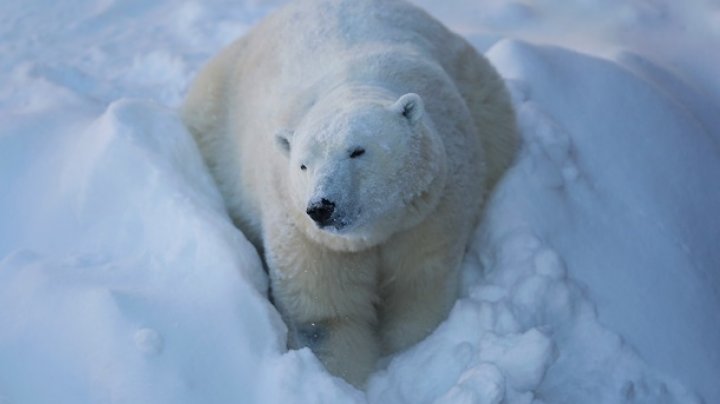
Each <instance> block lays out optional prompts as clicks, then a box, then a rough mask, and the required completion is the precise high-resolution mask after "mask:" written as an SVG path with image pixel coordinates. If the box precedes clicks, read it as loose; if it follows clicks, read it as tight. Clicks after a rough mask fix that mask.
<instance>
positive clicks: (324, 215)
mask: <svg viewBox="0 0 720 404" xmlns="http://www.w3.org/2000/svg"><path fill="white" fill-rule="evenodd" d="M333 211H335V203H333V202H330V201H328V200H327V199H325V198H323V199H321V200H320V202H313V203H311V204H310V206H308V208H307V210H306V211H305V213H307V214H308V216H310V218H311V219H312V220H314V221H315V223H317V224H318V225H320V226H327V225H328V224H329V223H330V217H331V216H332V214H333Z"/></svg>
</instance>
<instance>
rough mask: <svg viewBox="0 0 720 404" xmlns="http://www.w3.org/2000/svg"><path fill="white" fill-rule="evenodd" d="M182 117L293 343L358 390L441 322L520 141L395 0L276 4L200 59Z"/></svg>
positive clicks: (509, 119) (490, 82)
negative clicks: (383, 363)
mask: <svg viewBox="0 0 720 404" xmlns="http://www.w3.org/2000/svg"><path fill="white" fill-rule="evenodd" d="M182 114H183V120H184V122H185V123H186V125H187V126H188V128H189V129H190V131H191V132H192V133H193V135H194V136H195V138H196V140H197V142H198V144H199V146H200V148H201V151H202V153H203V155H204V157H205V159H206V162H207V164H208V166H209V167H210V170H211V172H212V173H213V175H214V177H215V179H216V181H217V183H218V186H219V187H220V190H221V192H222V193H223V196H224V198H225V201H226V204H227V207H228V210H229V212H230V215H231V216H232V218H233V219H234V221H235V223H236V225H237V226H238V227H239V228H240V229H241V230H242V231H243V232H244V233H245V234H246V235H247V237H248V238H249V239H250V241H251V242H253V243H254V244H255V246H256V247H257V248H258V250H259V251H260V252H261V253H262V254H263V255H264V258H265V262H266V264H267V266H268V269H269V273H270V278H271V285H272V292H273V296H274V299H275V302H276V305H277V307H278V309H279V310H280V312H281V314H282V315H283V317H284V319H285V321H286V322H287V324H288V326H289V329H290V335H289V344H290V346H292V347H299V346H309V347H310V348H311V349H312V350H313V351H314V352H315V353H316V354H317V355H318V357H319V358H320V359H321V360H322V361H323V363H324V364H325V365H326V367H327V368H328V369H329V370H330V371H331V372H332V373H334V374H337V375H339V376H342V377H343V378H345V379H346V380H348V381H349V382H351V383H353V384H355V385H357V386H361V385H362V384H363V383H364V381H365V380H366V378H367V376H368V375H369V373H370V372H371V371H372V369H373V367H374V364H375V361H376V359H377V358H378V357H379V356H380V355H383V354H389V353H392V352H396V351H398V350H401V349H403V348H406V347H408V346H409V345H411V344H413V343H416V342H417V341H419V340H420V339H422V338H423V337H425V336H426V335H428V334H429V333H430V332H431V331H432V330H433V329H434V328H435V327H436V326H437V325H438V324H439V323H440V321H442V320H443V318H444V317H445V316H446V315H447V313H448V311H449V309H450V308H451V306H452V304H453V302H454V300H455V299H456V297H457V290H458V267H459V265H460V262H461V260H462V257H463V253H464V250H465V247H466V244H467V242H468V238H469V237H470V235H471V233H472V231H473V229H474V228H475V226H476V224H477V222H478V220H479V217H480V214H481V211H482V206H483V203H484V201H485V199H486V198H487V195H488V192H489V191H490V190H491V189H492V187H493V186H494V185H495V183H496V182H497V181H498V179H499V178H500V176H501V175H502V173H503V172H504V171H505V170H506V169H507V167H508V166H509V165H510V163H511V161H512V159H513V156H514V154H515V151H516V148H517V142H518V138H517V131H516V128H515V118H514V114H513V111H512V108H511V105H510V101H509V97H508V94H507V92H506V90H505V87H504V85H503V82H502V80H501V79H500V77H499V76H498V74H497V73H496V72H495V70H494V69H493V68H492V67H491V66H490V64H489V63H488V62H487V61H486V59H485V58H484V57H482V56H481V55H479V54H478V53H477V52H476V51H475V50H474V49H473V48H472V46H470V45H469V44H468V43H467V42H466V41H464V40H463V39H462V38H460V37H459V36H457V35H455V34H453V33H451V32H449V31H448V30H447V29H446V28H445V27H443V26H442V25H441V24H440V23H439V22H437V21H436V20H434V19H433V18H431V17H430V16H428V15H427V14H426V13H425V12H423V11H422V10H420V9H418V8H416V7H414V6H411V5H409V4H407V3H405V2H402V1H395V0H300V1H294V2H291V3H290V4H288V5H287V6H285V7H284V8H282V9H280V10H278V11H277V12H275V13H274V14H272V15H271V16H269V17H268V18H267V19H265V20H264V21H263V22H262V23H260V24H259V25H258V26H257V27H255V28H254V29H253V30H252V31H251V32H250V33H248V34H247V35H246V36H244V37H242V38H240V39H239V40H237V41H236V42H235V43H233V44H232V45H230V46H229V47H228V48H226V49H225V50H223V51H222V52H221V53H220V54H219V55H218V56H217V57H215V58H214V59H213V60H211V61H210V62H209V64H208V65H207V66H206V67H205V68H204V69H203V70H202V71H201V72H200V74H199V75H198V77H197V79H196V80H195V82H194V84H193V85H192V88H191V90H190V92H189V94H188V96H187V100H186V102H185V104H184V106H183V110H182Z"/></svg>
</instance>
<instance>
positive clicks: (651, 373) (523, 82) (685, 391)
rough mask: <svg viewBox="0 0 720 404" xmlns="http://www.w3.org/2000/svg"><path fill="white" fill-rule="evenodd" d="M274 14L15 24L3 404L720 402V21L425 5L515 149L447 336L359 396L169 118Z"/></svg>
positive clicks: (3, 169)
mask: <svg viewBox="0 0 720 404" xmlns="http://www.w3.org/2000/svg"><path fill="white" fill-rule="evenodd" d="M279 3H281V2H279V1H271V2H264V1H259V0H255V1H247V2H244V3H237V2H230V1H229V0H214V1H209V2H199V1H170V0H161V1H156V2H142V1H139V0H130V1H123V2H115V1H112V0H84V1H77V2H75V1H67V0H63V1H56V2H48V1H41V0H30V1H24V2H3V3H2V4H0V38H1V39H0V52H1V53H2V55H3V57H2V58H0V403H2V404H19V403H45V402H53V403H110V402H112V403H229V402H242V403H287V402H303V403H305V402H332V403H335V402H350V403H352V402H358V403H362V402H373V403H432V402H437V403H535V404H540V403H547V404H550V403H702V402H705V403H715V402H720V383H718V380H719V378H720V250H718V248H717V243H718V240H720V215H718V213H717V211H718V209H720V187H718V175H720V118H719V117H720V79H719V78H718V76H717V74H716V71H717V67H718V66H720V54H719V53H717V52H715V51H714V50H715V49H718V47H719V46H720V30H719V29H718V26H720V24H719V22H720V6H718V4H717V3H716V2H713V1H710V0H693V1H688V2H682V3H678V2H671V1H670V0H635V1H599V0H584V1H578V2H562V1H559V0H547V1H543V2H524V1H511V0H489V1H487V2H472V1H468V0H450V1H447V2H431V1H429V0H419V1H418V4H419V5H421V6H423V7H426V8H427V9H428V11H430V12H431V13H432V14H433V15H436V16H437V17H438V18H440V19H441V20H442V21H443V22H445V23H446V24H447V25H448V26H450V27H451V28H452V29H455V30H456V31H458V32H460V33H461V34H463V35H465V36H466V37H467V38H469V39H470V40H471V41H472V42H473V43H474V44H475V45H476V46H477V47H478V49H480V50H481V51H483V52H486V54H487V56H488V57H489V59H490V60H491V61H492V63H493V64H494V65H495V66H496V67H497V68H498V69H499V71H500V72H501V74H502V75H503V76H504V77H505V78H506V79H507V80H508V86H509V87H510V89H511V92H512V94H513V99H514V102H515V105H516V107H517V111H518V120H519V124H520V127H521V129H522V134H523V138H524V141H525V144H524V148H523V150H522V151H521V155H520V157H519V159H518V161H517V163H516V164H515V166H514V167H513V168H512V169H511V171H510V172H509V173H508V175H507V176H506V178H505V180H504V181H503V182H502V183H501V184H500V186H499V188H498V190H497V192H496V193H495V195H494V197H493V199H492V201H491V203H490V205H489V207H488V211H487V214H486V217H485V220H484V222H483V223H482V225H481V226H480V227H479V228H478V230H477V232H476V235H475V237H474V239H473V242H472V243H471V245H470V247H469V250H468V252H467V255H466V257H465V261H464V265H463V294H462V297H461V299H460V300H459V301H458V302H457V304H456V305H455V307H454V309H453V311H452V313H451V314H450V316H449V318H448V320H447V321H446V322H444V323H443V324H441V326H440V327H439V328H438V329H437V330H436V331H435V332H434V333H433V334H432V335H431V336H429V337H428V338H427V339H425V340H424V341H422V342H421V343H419V344H417V345H416V346H414V347H412V348H410V349H408V350H407V351H405V352H402V353H399V354H397V355H395V356H393V357H390V358H385V359H384V360H383V361H382V363H380V364H378V370H377V371H376V372H375V374H374V375H373V376H372V377H371V380H370V382H369V385H368V388H367V391H366V392H361V391H358V390H355V389H354V388H352V387H351V386H349V385H348V384H346V383H345V382H343V381H342V380H340V379H337V378H334V377H331V376H329V375H328V374H327V373H326V372H325V370H324V369H323V368H322V366H321V365H320V363H319V362H318V360H317V359H316V358H315V357H314V355H313V354H312V353H311V352H310V351H309V350H307V349H302V350H299V351H289V352H288V351H287V350H286V349H285V345H284V341H285V333H286V328H285V326H284V325H283V323H282V321H281V320H280V318H279V316H278V314H277V312H276V311H275V309H274V308H273V306H272V305H271V304H270V303H269V302H268V301H267V299H266V292H267V279H266V275H265V273H264V272H263V270H262V266H261V263H260V260H259V258H258V256H257V254H256V252H255V251H254V250H253V249H252V247H251V246H250V244H249V243H248V242H247V240H246V239H245V237H244V236H243V235H242V234H241V233H240V232H239V231H237V230H236V229H235V228H234V227H233V226H232V224H231V222H230V221H229V219H228V217H227V214H226V213H225V209H224V207H223V204H222V201H221V198H220V196H219V193H218V191H217V189H216V187H215V185H214V184H213V182H212V179H211V178H210V176H209V175H208V173H207V171H206V169H205V168H204V166H203V164H202V161H201V158H200V156H199V153H198V151H197V148H196V146H195V145H194V143H193V141H192V138H191V137H190V135H189V134H188V133H187V132H186V131H185V129H184V128H183V127H182V125H181V123H180V121H179V119H178V116H177V112H176V111H175V109H174V108H175V107H176V106H177V105H178V104H179V102H180V100H181V99H182V97H183V95H184V92H185V90H186V88H187V85H188V83H189V81H190V80H191V79H192V77H193V75H194V74H195V72H196V71H197V70H198V69H199V67H200V66H201V64H202V62H203V61H205V60H207V59H209V58H210V56H211V55H213V54H215V53H216V52H217V51H218V50H219V49H220V48H221V47H222V46H223V45H225V44H227V43H229V42H230V41H232V40H233V39H234V38H235V37H237V36H238V35H241V34H242V33H243V32H245V31H246V29H247V28H248V27H249V26H251V25H252V24H254V23H255V22H257V21H258V20H259V19H260V18H261V17H262V16H264V15H266V14H267V12H269V11H270V10H271V9H273V8H274V7H276V6H277V5H279ZM440 3H442V5H440Z"/></svg>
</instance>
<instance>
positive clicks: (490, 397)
mask: <svg viewBox="0 0 720 404" xmlns="http://www.w3.org/2000/svg"><path fill="white" fill-rule="evenodd" d="M503 398H505V378H504V377H503V375H502V372H501V371H500V370H499V369H498V368H497V366H495V365H493V364H491V363H481V364H480V365H478V366H475V367H473V368H471V369H468V370H467V371H466V372H465V373H463V374H462V376H460V379H459V380H458V383H457V384H456V385H455V386H453V388H451V389H450V390H449V391H448V392H447V393H446V394H445V395H443V396H442V397H440V398H438V399H437V400H436V401H435V403H436V404H500V403H501V402H502V400H503Z"/></svg>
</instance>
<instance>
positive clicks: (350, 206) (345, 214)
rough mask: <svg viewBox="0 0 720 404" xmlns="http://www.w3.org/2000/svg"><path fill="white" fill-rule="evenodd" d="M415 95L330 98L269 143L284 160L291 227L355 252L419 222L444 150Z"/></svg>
mask: <svg viewBox="0 0 720 404" xmlns="http://www.w3.org/2000/svg"><path fill="white" fill-rule="evenodd" d="M425 115H426V114H425V111H424V107H423V101H422V99H421V98H420V96H418V95H417V94H412V93H410V94H405V95H403V96H401V97H399V98H398V97H395V96H392V95H390V94H389V93H387V92H385V91H383V90H378V89H372V88H369V89H368V88H365V89H361V90H358V89H355V90H354V91H350V92H341V93H340V94H339V95H337V94H336V95H335V96H329V97H326V98H325V99H323V100H321V101H319V102H317V103H316V104H315V105H314V106H313V107H311V108H310V110H309V111H308V113H307V114H306V115H305V117H304V118H303V119H302V120H301V121H300V123H299V124H298V125H297V127H296V128H295V130H293V131H290V130H282V131H280V132H279V133H278V135H277V137H276V140H277V144H278V146H279V148H280V150H281V151H282V152H284V154H285V155H286V156H287V163H288V170H289V174H288V187H289V196H290V201H288V202H289V203H290V204H291V206H292V208H291V209H292V210H293V211H294V212H293V213H294V214H293V215H292V216H293V217H294V220H295V221H296V222H297V223H296V224H297V225H298V226H299V227H300V228H301V229H303V230H304V231H305V232H306V233H307V234H308V235H309V236H310V237H311V238H312V239H314V240H316V241H317V242H320V243H323V244H324V245H326V246H327V247H329V248H332V249H335V250H345V251H357V250H361V249H364V248H368V247H371V246H373V245H376V244H378V243H381V242H382V241H384V240H386V239H387V238H388V237H389V236H390V235H392V234H393V233H394V232H397V231H400V230H403V229H404V228H407V227H409V226H412V225H413V224H416V223H418V222H419V221H420V220H422V218H423V217H425V215H427V214H428V212H429V211H430V210H432V208H433V207H434V206H435V204H436V203H437V200H438V199H439V195H440V193H441V192H442V188H443V185H444V180H445V170H446V168H445V167H446V162H445V150H444V147H443V144H442V141H441V140H440V138H439V137H438V136H437V135H436V134H435V132H434V130H433V128H432V125H431V123H430V122H429V119H428V118H427V117H426V116H425Z"/></svg>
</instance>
